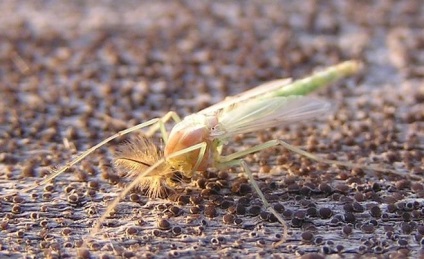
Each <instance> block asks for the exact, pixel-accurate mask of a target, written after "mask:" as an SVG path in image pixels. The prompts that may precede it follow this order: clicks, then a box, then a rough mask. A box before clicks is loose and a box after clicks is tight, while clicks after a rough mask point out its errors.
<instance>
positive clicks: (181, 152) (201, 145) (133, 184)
mask: <svg viewBox="0 0 424 259" xmlns="http://www.w3.org/2000/svg"><path fill="white" fill-rule="evenodd" d="M206 145H207V143H206V142H202V143H199V144H196V145H193V146H191V147H188V148H185V149H182V150H179V151H177V152H175V153H172V154H171V155H169V156H167V157H164V158H161V159H159V160H158V161H157V162H155V163H154V164H153V165H152V166H150V167H149V168H148V169H147V170H146V171H144V172H143V173H141V174H139V175H137V177H136V178H135V179H134V180H133V181H132V182H131V183H130V184H129V185H128V186H126V187H125V189H124V190H122V192H120V193H119V195H118V196H117V197H116V198H115V199H114V200H113V201H112V203H110V204H109V205H108V207H107V208H106V211H105V212H104V213H103V215H102V216H101V217H100V219H99V220H98V221H97V222H96V224H95V225H94V226H93V229H92V230H91V232H90V237H94V236H95V235H96V234H97V233H98V232H99V230H100V226H101V224H102V223H103V222H104V221H105V219H106V218H107V217H108V214H109V213H110V212H111V211H112V210H113V209H114V208H115V207H116V205H118V203H119V202H120V201H121V199H123V198H124V197H125V196H126V195H127V194H128V193H129V192H130V191H131V189H133V188H134V187H136V186H137V185H139V183H140V182H141V181H142V180H143V178H144V177H146V176H148V175H149V174H150V173H152V172H153V171H154V170H155V169H156V168H158V167H159V166H161V165H162V164H163V163H167V162H168V161H167V160H168V159H172V158H175V157H178V156H181V155H184V154H187V153H189V152H192V151H195V150H205V149H206ZM200 153H201V151H200ZM203 154H204V152H203Z"/></svg>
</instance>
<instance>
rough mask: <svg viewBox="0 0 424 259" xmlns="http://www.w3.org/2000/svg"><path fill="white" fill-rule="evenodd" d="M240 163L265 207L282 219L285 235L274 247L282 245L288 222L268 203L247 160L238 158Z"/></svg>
mask: <svg viewBox="0 0 424 259" xmlns="http://www.w3.org/2000/svg"><path fill="white" fill-rule="evenodd" d="M238 161H239V163H240V166H241V167H243V170H244V172H245V173H246V175H247V177H248V178H249V181H250V183H251V184H252V186H253V189H255V191H256V193H257V194H258V195H259V197H260V198H261V200H262V202H263V204H264V205H265V207H266V208H267V209H268V210H270V211H271V213H272V214H273V215H274V216H275V217H276V218H277V219H278V221H280V223H281V225H282V226H283V237H282V238H281V240H280V241H278V242H277V243H275V244H274V247H278V246H280V245H281V244H282V243H284V242H285V241H286V240H287V235H288V234H287V229H288V228H287V224H286V222H285V220H284V219H283V218H282V217H281V216H280V214H279V213H278V212H277V211H275V210H274V208H273V207H272V206H271V205H270V204H269V203H268V201H267V199H266V198H265V195H264V194H263V192H262V191H261V189H260V188H259V186H258V183H257V182H256V181H255V179H254V178H253V174H252V171H250V169H249V167H248V166H247V164H246V162H244V161H243V160H238Z"/></svg>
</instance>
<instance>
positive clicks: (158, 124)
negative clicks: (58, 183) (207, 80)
mask: <svg viewBox="0 0 424 259" xmlns="http://www.w3.org/2000/svg"><path fill="white" fill-rule="evenodd" d="M170 118H172V119H173V120H174V121H180V118H179V116H178V115H177V114H176V113H175V112H168V113H167V114H166V115H165V116H163V117H162V118H155V119H151V120H149V121H147V122H143V123H140V124H138V125H135V126H133V127H130V128H128V129H125V130H122V131H119V132H118V133H116V134H114V135H112V136H110V137H108V138H107V139H105V140H103V141H101V142H100V143H98V144H97V145H95V146H93V147H91V148H89V149H88V150H86V151H84V152H83V153H82V154H81V155H79V156H78V157H76V158H75V159H73V160H72V161H70V162H68V163H66V165H64V166H63V167H61V168H60V169H59V170H53V172H52V174H51V175H50V176H48V177H47V178H46V179H44V180H42V181H41V182H36V183H35V184H34V185H33V186H30V187H28V188H25V189H22V190H19V191H15V192H12V193H9V194H6V195H2V196H0V198H3V197H6V196H11V195H16V194H18V193H20V192H29V191H31V190H34V189H36V188H38V187H39V186H42V185H45V184H47V183H48V182H50V181H51V180H53V179H55V178H56V177H58V176H59V175H61V174H62V173H63V172H65V171H66V170H68V169H69V168H71V167H72V166H74V165H75V164H77V163H79V162H80V161H81V160H83V159H84V158H86V157H87V156H88V155H90V154H91V153H93V152H94V151H95V150H97V149H99V148H100V147H102V146H103V145H105V144H107V143H108V142H110V141H112V140H114V139H116V138H118V137H121V136H123V135H126V134H128V133H131V132H134V131H136V130H140V129H143V128H145V127H149V126H150V127H151V128H150V130H149V131H148V132H147V135H148V136H151V135H153V134H154V132H155V131H157V130H158V129H160V130H161V132H162V134H164V136H166V137H164V141H166V140H165V138H167V135H168V133H167V132H166V129H165V126H164V123H165V122H167V121H168V120H169V119H170Z"/></svg>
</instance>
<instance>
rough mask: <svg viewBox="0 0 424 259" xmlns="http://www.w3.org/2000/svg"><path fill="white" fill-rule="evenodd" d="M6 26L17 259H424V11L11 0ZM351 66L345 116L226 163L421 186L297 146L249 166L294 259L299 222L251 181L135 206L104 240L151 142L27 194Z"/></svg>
mask: <svg viewBox="0 0 424 259" xmlns="http://www.w3.org/2000/svg"><path fill="white" fill-rule="evenodd" d="M0 10H1V15H0V193H1V195H3V196H2V198H1V200H0V216H1V219H0V221H1V222H0V257H5V256H9V257H11V258H21V257H28V258H31V257H36V258H42V257H53V258H66V257H75V256H77V255H79V256H81V257H85V258H87V257H102V258H109V257H137V258H142V257H146V258H150V257H155V258H162V257H190V258H191V257H197V258H205V257H212V258H218V257H226V258H237V257H238V258H241V257H243V258H253V257H263V258H281V257H287V258H293V257H302V258H322V257H325V256H328V257H329V258H356V257H361V256H374V257H375V258H404V257H407V256H408V257H411V258H417V257H422V251H423V250H422V246H423V245H424V239H423V236H424V223H423V218H424V200H423V198H424V185H423V183H422V181H421V180H419V179H422V177H424V168H423V162H424V161H423V152H424V151H423V148H424V137H423V134H424V133H423V132H424V104H423V100H424V81H423V78H424V36H423V35H424V33H423V24H424V3H423V1H420V0H416V1H413V0H407V1H338V0H334V1H313V0H309V1H253V0H252V1H251V0H249V1H154V2H153V1H130V0H124V1H107V0H104V1H60V2H59V1H12V0H6V1H1V2H0ZM348 59H357V60H360V61H362V62H363V63H364V64H365V66H364V69H363V70H362V72H361V73H360V74H358V75H357V76H354V77H351V78H348V79H346V80H342V81H340V82H338V83H336V84H333V85H331V86H329V87H328V88H326V89H323V90H320V91H319V92H317V93H316V94H314V95H315V96H319V98H322V99H325V100H328V101H330V102H331V103H332V110H331V111H330V112H329V114H328V115H327V116H323V117H322V118H317V120H314V121H307V122H303V123H298V124H294V125H285V126H283V127H281V128H273V129H270V130H267V131H262V132H257V133H254V134H247V135H243V136H237V137H236V138H235V139H231V140H230V141H229V143H228V145H227V148H226V149H225V150H224V153H226V154H230V153H232V152H235V151H239V150H243V149H245V148H247V147H250V146H252V145H255V144H260V143H262V142H264V141H266V140H270V139H277V138H278V139H283V140H286V141H287V142H289V143H291V144H293V145H296V146H299V147H301V148H303V149H305V150H307V151H310V152H312V153H314V154H316V155H319V156H322V157H325V158H330V159H337V160H341V161H350V162H355V163H361V164H368V165H375V166H380V167H385V168H390V169H393V170H395V171H396V172H398V173H403V174H404V175H405V176H403V177H399V176H395V175H393V174H390V173H388V172H386V173H381V172H374V171H372V170H361V169H359V168H354V169H352V168H343V167H340V166H328V165H325V164H322V163H316V162H313V161H309V160H307V159H305V158H303V157H300V156H299V155H296V154H294V153H291V152H288V151H286V150H284V149H283V148H281V147H276V148H271V149H269V150H264V151H262V152H259V153H256V154H253V155H249V156H247V157H246V159H245V161H246V162H247V164H248V165H249V166H250V168H251V169H252V171H253V172H254V175H255V177H256V178H257V181H258V184H259V186H260V187H261V189H262V190H263V192H264V193H265V195H266V197H267V199H268V200H269V202H270V203H271V204H272V206H274V208H275V209H276V210H277V211H279V212H280V213H281V215H282V216H283V218H284V219H285V220H286V222H287V224H288V226H289V238H288V240H287V241H286V242H285V243H284V244H282V245H281V246H279V247H273V244H274V243H275V242H277V241H278V240H280V238H281V235H282V227H281V224H280V223H278V222H275V220H274V218H273V217H272V216H270V214H269V213H268V212H267V211H266V208H265V207H264V206H263V204H262V202H261V200H260V199H259V198H258V197H257V195H256V193H254V192H253V191H252V189H251V187H250V185H249V184H248V181H247V180H246V177H245V176H244V174H243V171H242V170H240V168H232V169H229V170H224V171H217V170H214V169H213V168H211V169H210V170H208V171H207V172H206V173H202V174H197V175H195V176H194V177H193V179H192V180H191V181H184V183H180V184H179V185H178V186H179V187H178V188H176V189H175V193H174V194H172V195H170V196H169V197H168V198H167V199H160V198H156V199H152V198H148V197H146V196H145V195H144V194H143V193H142V192H140V191H138V192H137V191H134V192H132V193H131V194H129V195H127V196H126V197H125V198H124V199H123V200H122V201H121V202H120V203H119V205H118V206H117V207H116V208H115V210H114V212H113V213H111V215H109V217H107V219H106V220H105V221H104V222H103V224H102V227H101V229H100V231H99V233H97V234H96V235H94V236H93V235H90V230H91V229H92V227H93V225H94V224H95V223H96V222H98V219H99V218H100V217H101V216H102V215H103V213H104V211H105V209H106V207H107V206H108V204H110V202H111V201H112V200H113V199H114V198H115V197H117V195H118V194H119V193H120V192H121V191H122V189H123V187H124V186H125V185H126V184H127V183H128V182H129V181H130V180H131V179H129V178H126V177H123V173H124V172H121V171H119V170H117V169H115V168H114V167H113V155H114V153H115V151H116V149H117V148H119V147H120V146H121V143H123V142H126V141H131V140H134V139H135V138H137V136H139V135H140V134H141V133H140V132H136V133H133V134H129V135H128V136H125V137H121V138H118V139H116V140H114V141H112V143H110V144H107V145H105V146H104V147H102V148H101V149H100V150H98V151H96V152H94V153H93V154H91V155H90V156H88V157H87V158H86V159H85V160H84V161H82V162H81V163H79V164H78V165H76V166H74V167H72V168H71V169H70V170H68V171H67V172H65V173H63V174H62V175H60V176H59V177H58V178H56V179H55V180H54V181H52V182H51V183H50V184H47V185H44V186H40V187H38V188H36V189H35V190H32V191H29V192H27V193H24V192H20V191H19V190H22V189H23V188H26V187H30V186H33V185H34V184H35V183H36V182H38V181H40V180H41V179H42V178H44V177H45V176H46V175H48V174H49V173H50V170H51V169H52V168H55V167H59V166H61V165H64V164H65V163H66V162H68V161H70V160H71V159H72V158H73V157H76V156H77V154H80V152H82V151H83V150H86V149H87V148H89V147H90V146H92V145H94V144H96V143H98V142H99V141H101V140H103V139H104V138H106V137H108V136H111V135H112V134H114V133H116V132H117V131H119V130H122V129H125V128H127V127H129V126H133V125H136V124H138V123H141V122H143V121H147V120H149V119H151V118H155V117H159V116H163V115H164V114H165V113H166V112H167V111H171V110H173V111H176V112H178V114H180V115H181V116H185V115H188V114H191V113H193V112H196V111H198V110H200V109H202V108H205V107H207V106H209V105H211V104H213V103H216V102H218V101H220V100H222V99H223V98H225V97H226V96H230V95H234V94H237V93H240V92H242V91H244V90H247V89H250V88H252V87H254V86H256V85H259V84H260V83H263V82H266V81H268V80H272V79H277V78H282V77H293V78H300V77H303V76H306V75H309V74H310V73H312V72H313V71H315V70H322V69H324V68H325V67H327V66H329V65H333V64H336V63H338V62H340V61H343V60H348ZM167 127H168V129H170V128H171V127H172V123H170V124H169V125H167ZM154 142H155V144H156V145H157V146H158V147H162V146H163V141H161V138H160V135H159V134H158V135H156V136H155V138H154ZM407 176H411V177H415V178H410V177H407ZM417 179H418V180H417ZM185 180H187V179H185ZM16 191H18V194H15V195H12V196H10V195H7V194H10V193H14V192H16Z"/></svg>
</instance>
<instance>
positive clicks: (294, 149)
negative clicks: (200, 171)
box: [266, 140, 424, 181]
mask: <svg viewBox="0 0 424 259" xmlns="http://www.w3.org/2000/svg"><path fill="white" fill-rule="evenodd" d="M269 142H275V143H276V144H277V145H281V146H283V147H284V148H286V149H288V150H290V151H292V152H295V153H297V154H299V155H302V156H305V157H307V158H309V159H311V160H315V161H317V162H321V163H325V164H330V165H340V166H346V167H348V168H355V167H358V168H362V169H367V170H371V171H377V172H383V173H384V172H388V173H390V174H394V175H397V176H400V177H407V178H410V179H415V180H421V181H423V180H424V178H423V177H421V176H418V175H408V174H405V173H400V172H397V171H395V170H392V169H389V168H384V167H380V166H373V165H361V164H356V163H350V162H345V161H337V160H330V159H325V158H322V157H319V156H317V155H314V154H312V153H309V152H307V151H304V150H302V149H300V148H298V147H295V146H293V145H290V144H288V143H287V142H285V141H282V140H271V141H269ZM266 143H268V142H266Z"/></svg>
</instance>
